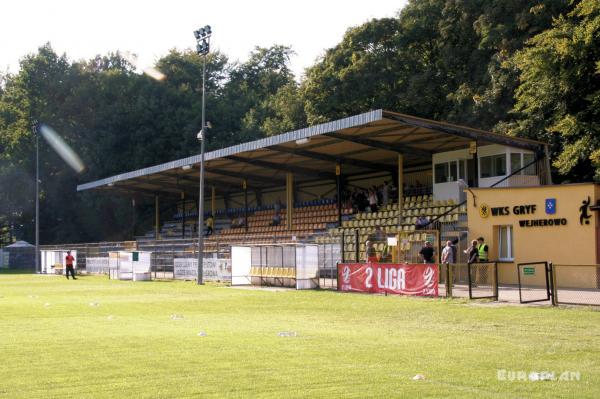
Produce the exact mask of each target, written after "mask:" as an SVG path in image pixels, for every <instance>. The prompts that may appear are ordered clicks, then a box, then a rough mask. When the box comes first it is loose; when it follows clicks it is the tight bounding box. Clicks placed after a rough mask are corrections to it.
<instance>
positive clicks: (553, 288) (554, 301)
mask: <svg viewBox="0 0 600 399" xmlns="http://www.w3.org/2000/svg"><path fill="white" fill-rule="evenodd" d="M548 267H549V268H550V290H551V291H552V305H553V306H558V298H557V297H556V294H557V289H556V269H555V268H554V265H553V264H552V262H550V264H549V265H548Z"/></svg>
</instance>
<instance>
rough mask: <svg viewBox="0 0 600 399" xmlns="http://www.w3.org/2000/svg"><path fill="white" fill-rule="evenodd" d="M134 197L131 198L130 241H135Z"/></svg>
mask: <svg viewBox="0 0 600 399" xmlns="http://www.w3.org/2000/svg"><path fill="white" fill-rule="evenodd" d="M135 213H136V212H135V197H133V196H132V197H131V239H132V240H135V224H136V222H137V221H136V220H135V218H136V214H135Z"/></svg>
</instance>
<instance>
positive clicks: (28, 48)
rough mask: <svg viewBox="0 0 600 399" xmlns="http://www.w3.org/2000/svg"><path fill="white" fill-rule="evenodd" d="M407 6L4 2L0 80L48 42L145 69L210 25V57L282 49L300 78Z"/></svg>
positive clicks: (342, 0)
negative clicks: (354, 32) (123, 55)
mask: <svg viewBox="0 0 600 399" xmlns="http://www.w3.org/2000/svg"><path fill="white" fill-rule="evenodd" d="M406 2H407V0H395V1H394V0H368V1H364V0H331V1H327V0H320V1H319V0H304V1H293V2H292V1H285V0H279V1H275V0H252V1H250V0H247V1H242V0H236V1H231V0H229V1H228V0H221V1H184V0H169V1H167V0H165V1H156V0H120V1H117V0H99V1H89V0H79V1H76V0H72V1H69V0H50V1H48V0H8V1H7V2H3V4H2V14H1V15H0V72H6V71H7V70H8V71H10V72H12V73H16V72H18V70H19V60H20V59H21V58H22V57H24V56H25V55H27V54H31V53H34V52H36V50H37V48H38V47H40V46H41V45H43V44H44V43H46V42H50V43H51V45H52V48H53V49H54V50H55V51H56V52H57V53H59V54H63V53H66V54H67V56H68V58H69V59H70V60H79V59H89V58H93V57H94V56H95V55H97V54H107V53H109V52H115V51H117V50H119V51H122V52H125V51H129V52H132V53H135V54H137V55H138V61H139V66H141V67H142V68H143V67H146V66H151V65H152V64H153V62H154V61H155V60H157V59H159V58H160V57H162V56H164V55H165V54H167V52H168V51H169V50H170V49H172V48H177V49H180V50H183V49H187V48H195V45H196V41H195V38H194V35H193V31H194V30H196V29H198V28H200V27H202V26H204V25H207V24H208V25H211V27H212V31H213V35H212V38H211V50H215V49H218V50H220V51H221V52H223V53H225V54H226V55H227V56H229V58H230V60H232V61H233V60H239V61H242V62H243V61H245V60H246V59H247V58H248V54H249V53H250V51H252V49H253V48H254V47H255V46H261V47H269V46H271V45H273V44H283V45H289V46H291V47H292V48H293V50H294V51H295V52H296V53H297V55H296V56H294V57H293V58H292V60H291V66H292V70H293V71H294V73H295V75H296V77H297V78H300V77H301V75H302V72H303V71H304V69H305V68H307V67H309V66H311V65H313V64H314V63H315V60H316V59H317V58H318V57H319V56H320V55H322V54H323V53H324V50H325V49H327V48H331V47H333V46H335V45H336V44H337V43H339V42H340V41H341V39H342V38H343V36H344V33H345V32H346V30H347V29H348V28H350V27H353V26H357V25H360V24H362V23H364V22H366V21H368V20H370V19H372V18H384V17H394V16H396V15H397V12H398V11H399V10H400V9H401V8H402V7H403V6H404V5H405V4H406Z"/></svg>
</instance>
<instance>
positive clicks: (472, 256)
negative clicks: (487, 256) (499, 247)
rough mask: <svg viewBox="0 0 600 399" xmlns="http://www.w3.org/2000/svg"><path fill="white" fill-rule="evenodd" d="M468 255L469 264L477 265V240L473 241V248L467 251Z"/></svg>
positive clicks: (470, 247)
mask: <svg viewBox="0 0 600 399" xmlns="http://www.w3.org/2000/svg"><path fill="white" fill-rule="evenodd" d="M465 254H467V263H477V261H478V260H479V253H478V252H477V240H473V241H471V246H469V248H467V249H465Z"/></svg>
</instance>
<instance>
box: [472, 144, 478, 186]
mask: <svg viewBox="0 0 600 399" xmlns="http://www.w3.org/2000/svg"><path fill="white" fill-rule="evenodd" d="M477 150H478V148H477V140H475V145H474V146H473V173H474V174H475V176H473V186H474V187H479V155H478V154H477Z"/></svg>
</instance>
